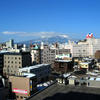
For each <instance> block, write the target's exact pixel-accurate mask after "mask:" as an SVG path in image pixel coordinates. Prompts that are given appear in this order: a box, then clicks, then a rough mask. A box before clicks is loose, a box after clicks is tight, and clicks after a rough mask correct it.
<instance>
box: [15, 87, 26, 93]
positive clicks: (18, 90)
mask: <svg viewBox="0 0 100 100" xmlns="http://www.w3.org/2000/svg"><path fill="white" fill-rule="evenodd" d="M13 92H14V93H20V94H27V90H23V89H17V88H14V89H13Z"/></svg>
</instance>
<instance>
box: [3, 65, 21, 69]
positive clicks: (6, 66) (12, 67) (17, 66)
mask: <svg viewBox="0 0 100 100" xmlns="http://www.w3.org/2000/svg"><path fill="white" fill-rule="evenodd" d="M4 67H12V68H13V67H14V68H18V67H19V68H21V66H9V65H5V66H4Z"/></svg>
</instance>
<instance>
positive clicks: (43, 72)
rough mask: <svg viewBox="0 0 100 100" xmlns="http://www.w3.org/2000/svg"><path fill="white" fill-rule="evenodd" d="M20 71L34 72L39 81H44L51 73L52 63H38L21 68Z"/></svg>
mask: <svg viewBox="0 0 100 100" xmlns="http://www.w3.org/2000/svg"><path fill="white" fill-rule="evenodd" d="M19 73H20V74H22V73H33V74H35V75H36V77H37V81H38V83H39V82H43V81H45V80H47V79H48V78H49V76H50V73H51V66H50V64H38V65H34V66H30V67H25V68H20V69H19Z"/></svg>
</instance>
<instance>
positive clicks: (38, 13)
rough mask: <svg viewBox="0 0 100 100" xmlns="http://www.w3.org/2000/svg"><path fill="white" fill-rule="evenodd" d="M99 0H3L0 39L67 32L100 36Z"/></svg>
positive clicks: (69, 33)
mask: <svg viewBox="0 0 100 100" xmlns="http://www.w3.org/2000/svg"><path fill="white" fill-rule="evenodd" d="M99 3H100V1H99V0H95V1H94V0H9V1H7V0H1V1H0V12H1V16H0V26H1V27H0V34H1V37H0V42H2V41H3V42H4V41H7V40H9V39H11V38H13V39H14V40H15V41H17V42H18V41H25V40H31V39H34V38H38V37H41V35H42V37H43V36H44V37H50V36H57V35H65V36H66V37H71V38H75V39H84V38H85V37H86V35H87V34H88V33H90V32H92V33H94V36H95V37H96V38H100V36H99V33H100V31H99V26H100V19H99V17H100V13H99V10H100V7H99Z"/></svg>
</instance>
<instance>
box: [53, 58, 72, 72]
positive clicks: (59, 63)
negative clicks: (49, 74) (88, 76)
mask: <svg viewBox="0 0 100 100" xmlns="http://www.w3.org/2000/svg"><path fill="white" fill-rule="evenodd" d="M72 69H73V63H72V61H70V60H69V61H68V60H55V62H54V71H55V72H57V73H67V72H70V71H72Z"/></svg>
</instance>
